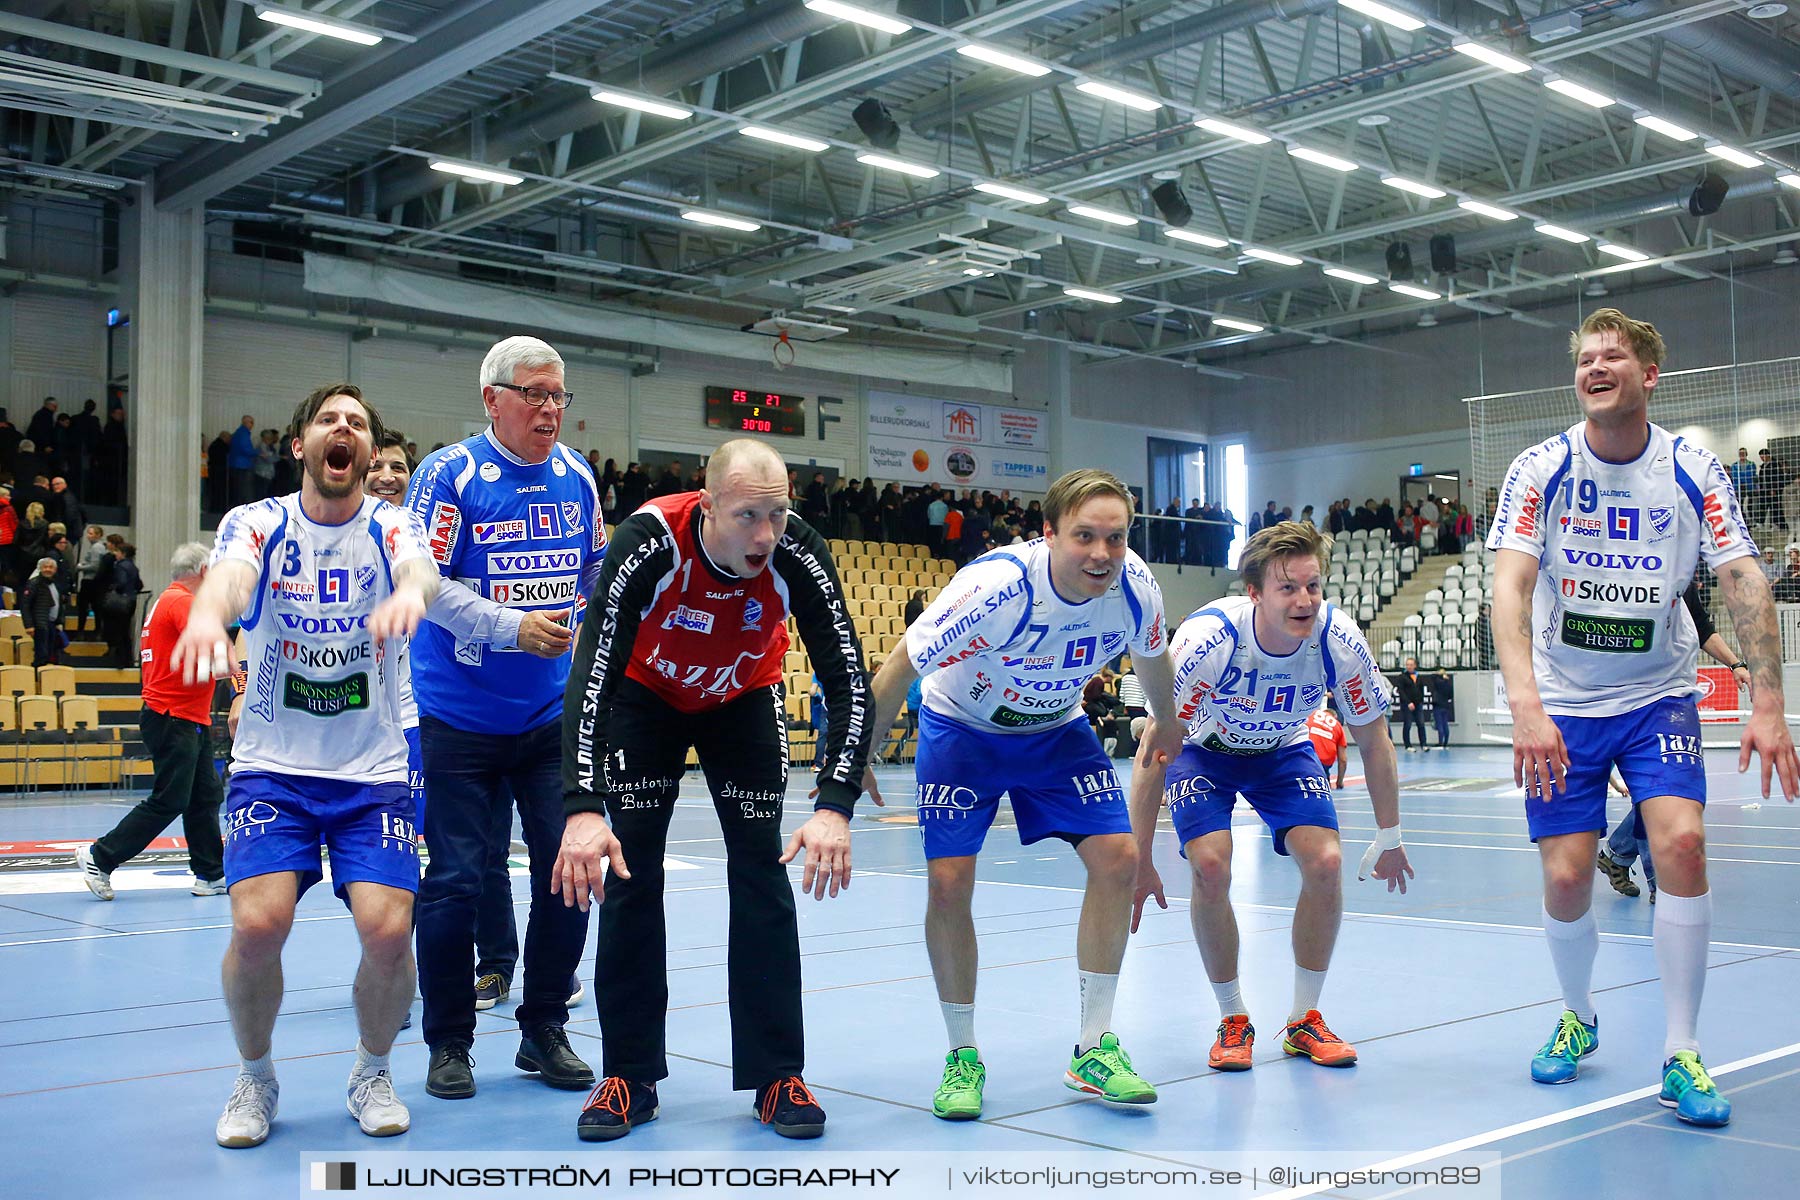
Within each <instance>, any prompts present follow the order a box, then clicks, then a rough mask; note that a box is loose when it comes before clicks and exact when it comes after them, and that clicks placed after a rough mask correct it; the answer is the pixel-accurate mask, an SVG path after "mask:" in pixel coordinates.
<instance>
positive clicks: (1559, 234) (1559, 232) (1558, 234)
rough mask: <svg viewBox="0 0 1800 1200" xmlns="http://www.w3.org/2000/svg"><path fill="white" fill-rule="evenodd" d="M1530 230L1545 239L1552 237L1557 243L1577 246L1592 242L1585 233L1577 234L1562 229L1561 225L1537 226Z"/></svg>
mask: <svg viewBox="0 0 1800 1200" xmlns="http://www.w3.org/2000/svg"><path fill="white" fill-rule="evenodd" d="M1532 228H1533V229H1535V230H1537V231H1538V232H1539V233H1541V234H1543V235H1544V236H1545V237H1553V238H1556V239H1557V240H1558V241H1563V242H1569V243H1572V244H1574V245H1577V246H1579V245H1580V244H1581V243H1582V242H1591V241H1593V240H1594V239H1593V238H1591V237H1589V236H1588V235H1587V234H1585V233H1577V232H1575V231H1574V230H1573V229H1564V228H1563V227H1562V226H1561V225H1549V224H1539V225H1533V226H1532Z"/></svg>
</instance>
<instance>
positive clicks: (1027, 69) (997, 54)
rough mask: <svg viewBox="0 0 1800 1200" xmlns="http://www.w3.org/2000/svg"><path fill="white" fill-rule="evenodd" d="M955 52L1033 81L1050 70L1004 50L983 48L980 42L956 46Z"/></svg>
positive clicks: (989, 47) (1041, 64)
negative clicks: (1015, 72)
mask: <svg viewBox="0 0 1800 1200" xmlns="http://www.w3.org/2000/svg"><path fill="white" fill-rule="evenodd" d="M956 52H957V53H958V54H960V55H962V56H963V57H965V58H972V59H975V60H976V61H977V62H984V63H986V64H988V65H989V66H990V67H1005V68H1006V69H1007V70H1008V71H1017V72H1018V73H1019V74H1021V75H1029V76H1031V77H1032V78H1033V79H1036V78H1039V77H1040V76H1044V75H1048V74H1049V73H1050V68H1049V67H1046V66H1045V65H1044V64H1043V63H1040V62H1033V61H1031V60H1030V59H1029V58H1020V57H1019V56H1018V55H1016V54H1008V53H1006V51H1004V50H996V49H994V48H993V47H992V46H983V45H982V44H981V43H980V42H968V43H965V44H964V45H961V46H958V47H957V48H956Z"/></svg>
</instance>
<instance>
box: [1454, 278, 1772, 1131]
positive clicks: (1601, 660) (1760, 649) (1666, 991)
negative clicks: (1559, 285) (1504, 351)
mask: <svg viewBox="0 0 1800 1200" xmlns="http://www.w3.org/2000/svg"><path fill="white" fill-rule="evenodd" d="M1569 342H1570V350H1571V351H1572V352H1573V355H1574V359H1575V394H1576V398H1577V399H1578V400H1579V401H1580V403H1581V409H1582V413H1583V415H1584V418H1585V419H1584V420H1583V421H1581V422H1580V423H1579V424H1576V425H1574V426H1572V427H1570V428H1569V429H1568V430H1567V431H1566V432H1564V433H1559V434H1557V435H1556V436H1555V437H1552V438H1549V439H1547V440H1545V441H1543V442H1541V443H1539V444H1538V445H1536V446H1533V447H1532V448H1531V449H1529V450H1527V451H1525V452H1524V453H1523V454H1521V455H1519V457H1518V458H1517V459H1516V460H1514V462H1513V465H1512V469H1511V470H1510V471H1509V472H1508V473H1507V476H1506V482H1505V484H1504V485H1503V486H1502V487H1501V489H1500V497H1499V503H1498V506H1497V507H1496V509H1495V512H1494V524H1493V529H1492V530H1491V531H1490V532H1489V534H1488V543H1487V544H1488V547H1489V548H1490V549H1492V550H1495V551H1497V554H1496V556H1495V564H1494V566H1495V578H1494V646H1495V649H1496V650H1497V651H1498V653H1499V657H1500V670H1501V672H1502V674H1503V675H1504V677H1505V680H1506V697H1507V703H1508V705H1509V706H1510V708H1511V710H1512V718H1513V769H1514V772H1515V774H1516V776H1517V779H1518V782H1519V783H1520V784H1521V785H1523V786H1524V788H1525V816H1526V821H1527V824H1528V827H1529V829H1530V832H1531V837H1532V840H1533V841H1535V842H1536V843H1537V846H1538V855H1539V858H1540V860H1541V862H1542V864H1543V869H1544V932H1545V934H1546V935H1547V937H1548V939H1549V943H1550V958H1551V961H1552V962H1553V963H1554V964H1555V967H1556V976H1557V980H1558V982H1560V983H1561V985H1562V992H1563V1010H1564V1011H1563V1012H1562V1014H1561V1016H1560V1017H1559V1018H1558V1019H1557V1023H1556V1027H1555V1028H1554V1029H1553V1030H1552V1031H1551V1033H1550V1037H1549V1040H1548V1041H1546V1042H1545V1043H1544V1045H1543V1047H1542V1048H1541V1049H1540V1050H1539V1051H1538V1052H1537V1054H1536V1055H1535V1056H1534V1057H1533V1058H1532V1060H1531V1077H1532V1078H1533V1079H1534V1080H1536V1081H1537V1082H1539V1083H1570V1082H1572V1081H1573V1080H1574V1079H1575V1077H1576V1074H1577V1072H1578V1070H1579V1067H1580V1062H1581V1060H1582V1059H1583V1058H1584V1057H1586V1056H1587V1055H1589V1054H1591V1053H1593V1052H1594V1051H1595V1050H1596V1049H1597V1048H1598V1047H1599V1041H1600V1039H1599V1020H1598V1017H1597V1016H1596V1013H1595V1008H1594V1001H1593V996H1592V993H1591V991H1590V981H1591V979H1592V976H1593V969H1594V955H1595V952H1596V951H1597V950H1598V948H1599V933H1598V932H1597V930H1596V928H1595V925H1594V914H1593V912H1592V911H1591V907H1590V906H1591V904H1592V900H1593V879H1594V870H1593V864H1594V862H1595V859H1596V850H1595V847H1596V844H1597V842H1598V840H1599V838H1600V836H1601V835H1602V834H1603V833H1604V832H1605V831H1606V827H1607V824H1606V780H1607V777H1608V774H1609V773H1610V772H1611V771H1612V769H1613V768H1614V767H1617V768H1618V771H1619V773H1620V775H1621V776H1623V777H1624V780H1625V784H1626V786H1627V787H1628V788H1629V789H1630V792H1631V797H1632V801H1633V803H1635V804H1636V805H1637V814H1638V816H1639V818H1640V819H1641V820H1642V822H1643V827H1644V829H1645V830H1646V832H1647V833H1648V835H1649V839H1650V847H1651V853H1652V857H1653V858H1654V859H1655V860H1656V867H1657V876H1658V880H1657V882H1658V884H1659V885H1660V891H1659V893H1658V895H1659V902H1658V904H1657V906H1656V917H1655V924H1654V931H1655V945H1656V963H1657V968H1658V970H1659V972H1660V974H1661V976H1662V988H1663V1005H1664V1009H1665V1011H1666V1014H1667V1019H1668V1026H1667V1029H1668V1032H1667V1038H1666V1040H1665V1041H1664V1043H1663V1050H1662V1056H1661V1057H1662V1062H1663V1068H1662V1079H1661V1085H1662V1086H1661V1095H1660V1097H1659V1098H1660V1100H1661V1102H1662V1103H1663V1104H1664V1105H1665V1106H1667V1107H1669V1108H1673V1109H1674V1110H1675V1113H1676V1116H1678V1117H1679V1118H1680V1119H1681V1120H1683V1121H1686V1122H1688V1123H1690V1124H1694V1125H1706V1126H1718V1125H1723V1124H1725V1123H1726V1122H1727V1121H1729V1120H1730V1119H1731V1102H1730V1101H1729V1100H1727V1099H1726V1098H1725V1097H1724V1096H1722V1095H1720V1094H1719V1089H1718V1088H1717V1086H1716V1085H1714V1083H1713V1081H1712V1078H1711V1077H1710V1076H1709V1075H1708V1074H1707V1072H1706V1067H1705V1065H1704V1064H1703V1063H1702V1062H1701V1059H1700V1041H1699V1035H1698V1025H1699V1015H1700V996H1701V992H1702V990H1703V989H1704V987H1705V983H1706V959H1707V947H1708V942H1709V940H1710V937H1711V931H1712V893H1711V892H1710V890H1709V888H1708V883H1707V873H1706V830H1705V824H1704V810H1705V804H1706V765H1705V762H1704V760H1703V758H1702V755H1701V746H1700V719H1699V713H1698V711H1697V709H1696V707H1695V700H1694V698H1695V696H1696V694H1697V693H1698V692H1699V690H1700V689H1699V684H1698V682H1697V680H1696V677H1695V662H1696V659H1697V655H1698V650H1699V646H1698V638H1697V637H1696V635H1695V630H1694V623H1693V621H1692V619H1690V618H1689V616H1688V614H1687V611H1686V607H1685V606H1684V605H1683V604H1682V601H1681V594H1682V591H1683V589H1684V588H1685V587H1686V586H1687V583H1688V581H1689V580H1690V579H1691V578H1693V574H1694V565H1695V560H1696V558H1697V557H1704V558H1705V559H1706V563H1707V565H1708V566H1710V567H1711V568H1712V569H1713V570H1714V571H1715V572H1717V573H1718V578H1719V589H1720V591H1721V592H1722V593H1723V595H1724V597H1725V607H1726V609H1727V610H1728V611H1729V612H1730V614H1731V618H1732V622H1733V624H1735V625H1736V627H1737V635H1738V645H1739V646H1741V647H1742V648H1743V657H1744V661H1745V662H1746V663H1747V664H1748V665H1749V668H1750V674H1751V680H1752V684H1751V686H1752V712H1751V716H1750V719H1749V721H1748V723H1747V725H1746V727H1745V730H1744V736H1743V741H1742V744H1741V746H1740V748H1739V751H1738V769H1739V770H1740V771H1742V770H1745V769H1747V768H1748V766H1749V764H1750V757H1751V754H1752V752H1754V753H1756V754H1759V755H1760V756H1761V758H1762V794H1763V795H1764V796H1765V797H1766V796H1767V795H1768V794H1769V777H1770V773H1771V771H1772V770H1773V772H1774V773H1775V774H1777V775H1779V776H1780V779H1781V790H1782V792H1783V793H1784V794H1785V795H1786V796H1787V798H1788V800H1789V801H1790V802H1791V801H1792V800H1793V798H1794V795H1795V793H1796V790H1797V789H1800V779H1797V769H1796V762H1795V757H1794V743H1793V739H1792V738H1791V737H1790V736H1789V734H1788V730H1787V726H1786V725H1785V724H1784V723H1783V717H1782V706H1783V698H1782V688H1781V645H1780V638H1779V636H1778V633H1777V628H1776V621H1775V605H1774V600H1773V597H1772V596H1771V594H1770V591H1769V584H1768V581H1767V580H1766V579H1765V578H1764V576H1763V573H1762V570H1761V569H1760V567H1759V566H1758V564H1757V562H1756V558H1757V550H1756V545H1755V543H1754V542H1753V541H1752V540H1751V538H1750V531H1749V529H1748V528H1747V527H1746V526H1745V523H1744V519H1743V514H1742V512H1741V510H1740V509H1739V507H1738V499H1737V496H1736V495H1735V494H1734V493H1733V491H1732V487H1731V482H1730V480H1728V479H1727V478H1726V475H1725V470H1724V468H1723V467H1722V466H1720V464H1719V460H1718V459H1717V458H1715V457H1714V456H1713V454H1712V452H1711V451H1709V450H1706V449H1703V448H1702V447H1699V446H1696V445H1693V444H1692V443H1690V442H1688V441H1687V440H1686V439H1684V438H1681V437H1677V436H1675V435H1674V434H1671V433H1669V432H1668V431H1667V430H1665V429H1663V428H1661V427H1660V426H1658V425H1653V424H1651V423H1650V421H1649V419H1648V412H1649V402H1650V393H1651V391H1652V390H1653V389H1654V388H1655V387H1656V383H1657V378H1658V375H1659V373H1660V371H1661V368H1662V361H1663V356H1664V346H1663V339H1662V336H1661V335H1660V334H1659V333H1657V331H1656V329H1655V327H1654V326H1652V325H1649V324H1647V323H1645V322H1643V321H1635V320H1633V319H1632V318H1630V317H1628V316H1626V315H1625V314H1624V313H1622V312H1620V311H1618V310H1617V309H1612V308H1603V309H1599V310H1598V311H1596V312H1594V313H1592V314H1590V315H1589V316H1588V318H1587V320H1585V321H1583V322H1582V324H1581V329H1580V330H1579V331H1578V332H1577V333H1576V334H1574V335H1573V336H1572V337H1571V338H1570V339H1569Z"/></svg>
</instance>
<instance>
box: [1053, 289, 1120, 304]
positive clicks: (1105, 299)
mask: <svg viewBox="0 0 1800 1200" xmlns="http://www.w3.org/2000/svg"><path fill="white" fill-rule="evenodd" d="M1063 295H1065V296H1072V297H1074V298H1075V299H1077V300H1092V301H1094V302H1095V303H1096V304H1119V303H1121V302H1123V301H1124V299H1125V297H1123V296H1115V295H1113V294H1112V293H1111V292H1096V291H1094V290H1093V289H1091V288H1078V287H1066V288H1064V289H1063Z"/></svg>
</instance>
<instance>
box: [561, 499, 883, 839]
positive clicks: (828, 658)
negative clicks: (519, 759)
mask: <svg viewBox="0 0 1800 1200" xmlns="http://www.w3.org/2000/svg"><path fill="white" fill-rule="evenodd" d="M700 521H701V513H700V493H698V492H683V493H679V494H677V495H673V496H661V497H658V498H657V499H654V500H651V501H650V502H648V503H647V504H645V505H644V506H643V507H642V508H640V509H638V510H637V511H636V512H635V513H633V514H631V515H630V516H629V517H627V518H625V520H624V521H622V522H621V523H620V524H619V527H618V529H617V530H616V531H615V532H614V533H613V536H612V538H611V539H610V540H609V541H608V543H607V547H606V559H605V562H604V563H603V564H602V565H601V568H600V580H599V582H598V583H597V584H596V585H595V587H594V590H593V592H592V594H591V595H590V597H589V602H588V610H587V618H586V620H584V621H583V622H582V627H581V636H580V638H579V639H578V640H577V642H576V646H575V661H574V665H573V667H572V669H571V670H570V673H569V684H568V692H567V694H566V695H565V697H564V707H563V712H564V721H563V798H564V805H563V806H564V808H565V810H566V811H567V812H570V813H577V812H601V811H603V809H604V805H603V803H602V799H601V795H600V793H601V792H602V791H604V782H605V779H604V773H605V769H606V767H605V764H606V762H607V760H608V751H609V750H610V746H609V744H608V742H607V712H608V709H609V708H610V706H611V704H612V700H613V696H614V694H615V693H616V692H617V691H618V686H619V680H620V679H622V678H628V679H632V680H635V681H636V682H637V683H640V684H642V685H643V686H644V687H646V688H648V689H650V691H652V692H654V693H655V694H656V695H657V696H658V697H660V698H661V699H662V700H664V701H665V702H667V703H668V704H669V706H670V707H671V708H674V709H676V710H677V711H679V712H684V713H700V712H707V711H709V710H711V709H715V708H719V707H721V706H722V705H724V704H727V703H729V702H730V701H732V700H735V699H737V698H738V697H739V696H741V695H743V694H744V693H745V692H749V691H753V690H755V689H758V688H765V687H770V686H773V685H776V684H779V683H780V682H781V680H782V662H783V657H784V656H785V655H786V653H787V650H788V634H787V618H788V616H789V614H790V613H791V614H792V615H793V617H794V622H795V624H796V625H797V626H798V628H799V630H800V639H801V641H803V642H804V643H805V644H806V649H807V652H808V654H809V655H810V656H811V658H812V663H813V669H814V670H815V671H816V672H817V673H818V676H819V682H820V684H821V685H822V686H823V688H824V691H825V700H826V706H827V712H828V713H829V721H828V733H827V738H826V751H825V769H824V770H823V771H822V772H821V773H820V776H819V799H818V803H819V805H820V806H821V807H826V808H835V809H837V810H839V811H840V812H843V813H845V814H848V813H849V812H850V811H851V810H852V808H853V807H854V806H855V804H856V798H857V797H858V796H859V795H861V793H862V776H863V768H864V767H865V766H866V765H867V763H868V758H869V749H870V745H869V743H870V738H871V733H870V730H869V717H870V706H869V688H868V677H867V675H866V673H865V672H864V670H863V662H862V651H861V649H860V647H859V646H858V644H857V639H856V628H855V626H854V625H853V624H852V623H851V620H850V613H849V609H848V607H847V605H846V603H845V597H844V589H843V586H842V585H841V584H840V583H839V582H838V577H837V568H836V566H835V565H834V564H833V563H832V561H831V552H830V551H829V550H828V549H827V548H826V545H825V539H824V538H821V537H820V536H819V535H818V533H817V532H816V531H815V530H814V529H813V528H812V527H811V526H809V525H807V524H806V523H805V522H803V521H801V520H800V519H799V518H798V517H792V516H790V517H789V518H788V524H787V530H786V532H784V533H783V534H782V537H781V540H780V541H779V542H777V543H776V544H775V551H774V553H773V554H772V555H771V556H770V559H769V565H768V567H767V568H766V569H765V570H763V572H762V573H761V574H759V575H757V576H756V577H755V578H753V579H744V578H740V577H739V576H737V575H734V574H732V573H731V572H729V571H726V570H725V569H724V568H722V567H720V566H719V565H717V564H716V563H714V562H713V561H712V559H711V558H710V557H708V555H707V553H706V549H705V547H704V546H703V545H702V544H701V541H700ZM772 749H773V748H772Z"/></svg>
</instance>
